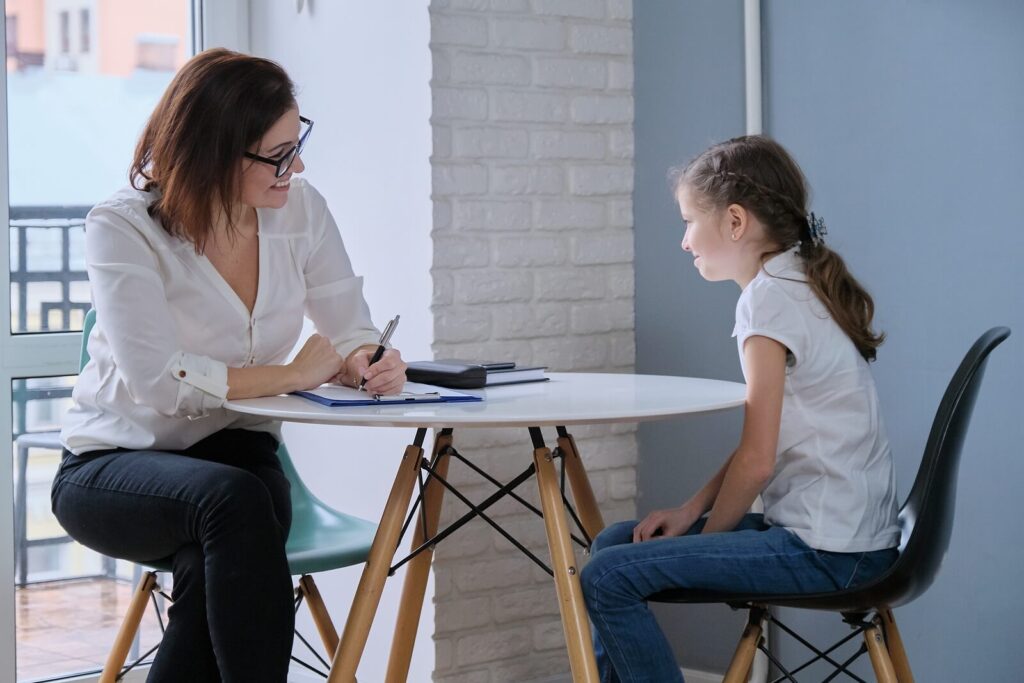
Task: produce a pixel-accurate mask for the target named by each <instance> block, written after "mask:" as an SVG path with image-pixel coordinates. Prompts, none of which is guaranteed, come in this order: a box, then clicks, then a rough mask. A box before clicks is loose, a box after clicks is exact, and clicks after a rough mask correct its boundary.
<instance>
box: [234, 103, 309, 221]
mask: <svg viewBox="0 0 1024 683" xmlns="http://www.w3.org/2000/svg"><path fill="white" fill-rule="evenodd" d="M299 128H300V123H299V110H298V109H294V108H293V109H289V110H288V111H287V112H285V114H284V116H282V117H281V118H279V119H278V120H277V121H276V122H275V123H274V125H273V126H271V127H270V130H268V131H267V132H266V134H265V135H264V136H263V138H262V139H260V141H259V143H258V144H256V145H253V148H252V149H250V150H249V152H251V153H253V154H257V155H259V156H261V157H267V158H268V159H277V158H279V157H281V156H282V155H284V154H286V153H287V152H288V151H289V150H290V149H292V147H294V146H295V145H296V144H298V142H299ZM304 169H305V165H304V164H303V163H302V157H301V155H300V156H296V157H295V160H294V161H292V165H291V167H290V168H289V169H288V171H287V172H286V173H285V174H284V175H283V176H281V177H280V178H277V177H275V176H274V173H275V171H276V169H275V167H274V166H272V165H271V164H267V163H264V162H262V161H256V160H254V159H248V158H246V159H243V160H242V204H244V205H245V206H251V207H253V208H258V209H280V208H281V207H282V206H284V205H285V202H287V201H288V189H289V187H290V184H291V183H290V181H291V177H292V175H294V174H296V173H301V172H302V171H303V170H304Z"/></svg>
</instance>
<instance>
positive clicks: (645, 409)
mask: <svg viewBox="0 0 1024 683" xmlns="http://www.w3.org/2000/svg"><path fill="white" fill-rule="evenodd" d="M548 376H549V377H550V378H551V379H550V381H548V382H534V383H529V384H514V385H505V386H495V387H489V388H487V389H478V390H463V391H464V392H465V393H467V394H476V395H479V396H483V397H484V400H483V401H481V402H479V403H477V402H473V403H427V404H407V405H390V406H350V407H328V406H323V405H320V404H318V403H315V402H313V401H310V400H308V399H304V398H301V397H299V396H269V397H266V398H249V399H242V400H237V401H227V402H226V403H225V404H224V407H225V408H227V409H229V410H234V411H237V412H240V413H248V414H251V415H262V416H265V417H271V418H275V419H278V420H285V421H288V422H315V423H319V424H338V425H365V426H378V427H430V428H444V427H517V426H523V427H543V426H552V425H555V426H559V425H573V424H596V423H608V422H641V421H644V420H657V419H661V418H667V417H673V416H676V415H685V414H690V413H707V412H712V411H717V410H725V409H727V408H735V407H736V406H740V405H742V404H743V401H744V398H745V396H746V387H745V386H744V385H743V384H738V383H736V382H723V381H720V380H714V379H698V378H693V377H668V376H663V375H624V374H599V373H583V372H571V373H549V375H548Z"/></svg>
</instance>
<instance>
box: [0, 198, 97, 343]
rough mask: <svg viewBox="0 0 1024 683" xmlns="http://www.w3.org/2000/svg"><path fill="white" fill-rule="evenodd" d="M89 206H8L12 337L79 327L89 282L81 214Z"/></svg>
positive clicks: (86, 300) (85, 308) (85, 211)
mask: <svg viewBox="0 0 1024 683" xmlns="http://www.w3.org/2000/svg"><path fill="white" fill-rule="evenodd" d="M90 208H91V207H89V206H12V207H11V209H10V218H11V224H10V230H11V235H10V239H11V264H10V268H11V303H12V304H13V306H12V308H13V310H12V316H11V331H12V332H14V333H15V334H21V333H25V332H55V331H72V330H76V329H81V325H82V318H83V317H84V315H85V312H86V311H87V310H89V305H90V304H89V301H88V285H87V284H84V283H87V282H88V279H89V278H88V275H87V274H86V272H85V263H84V260H85V259H84V245H85V215H86V214H87V213H88V212H89V209H90ZM58 253H59V259H58V258H56V257H57V254H58ZM74 283H83V285H81V286H79V287H75V285H74ZM73 290H78V291H73ZM83 299H84V300H83ZM54 314H57V315H56V316H55V315H54ZM54 317H57V318H58V320H56V321H55V320H54V319H53V318H54Z"/></svg>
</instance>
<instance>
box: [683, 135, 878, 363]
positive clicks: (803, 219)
mask: <svg viewBox="0 0 1024 683" xmlns="http://www.w3.org/2000/svg"><path fill="white" fill-rule="evenodd" d="M672 178H673V185H674V190H675V192H676V193H677V194H678V192H679V191H680V190H681V189H682V188H684V187H686V188H689V189H690V191H691V192H692V193H693V197H694V201H696V202H697V203H698V205H700V206H701V207H702V208H704V209H711V210H720V209H724V208H725V207H727V206H729V205H730V204H739V205H740V206H742V207H743V208H745V209H746V210H747V211H750V212H751V213H753V214H754V215H755V216H756V217H757V219H758V220H759V221H760V222H761V224H762V225H764V228H765V235H766V237H767V238H768V240H769V242H771V243H772V244H774V245H776V249H775V250H773V251H770V252H767V253H765V254H764V255H763V258H764V259H765V260H767V258H768V257H770V256H772V255H774V254H777V253H781V252H783V251H786V250H788V249H792V248H794V247H796V246H798V245H799V249H800V256H801V257H802V259H803V262H804V271H805V275H806V277H807V283H808V285H810V287H811V289H812V291H814V293H815V294H816V295H817V296H818V298H819V299H821V301H822V303H824V304H825V307H826V308H827V309H828V312H829V314H830V315H831V316H832V319H833V320H835V321H836V324H838V325H839V327H840V328H841V329H842V330H843V332H845V333H846V335H847V336H849V337H850V339H851V340H852V341H853V343H854V346H856V347H857V350H858V351H859V352H860V355H861V356H863V357H864V359H865V360H869V361H872V360H875V356H876V351H877V349H878V347H879V346H880V345H881V344H882V342H883V341H884V340H885V334H884V333H881V332H878V333H876V332H875V331H874V330H872V329H871V319H872V318H873V317H874V313H875V304H874V301H873V300H872V299H871V295H870V294H868V293H867V291H866V290H865V289H864V288H863V287H862V286H861V285H860V283H859V282H857V280H856V278H854V277H853V275H851V274H850V272H849V270H847V268H846V264H845V263H844V262H843V259H842V257H840V256H839V254H837V253H836V252H834V251H832V250H831V249H829V248H828V247H827V246H826V245H825V244H824V243H823V241H822V240H821V234H823V233H824V230H823V224H822V223H821V222H820V221H819V220H818V219H816V218H815V217H814V215H813V214H808V212H807V200H808V192H807V181H806V179H805V178H804V175H803V173H802V172H801V171H800V167H799V166H797V164H796V162H795V161H794V160H793V158H792V157H791V156H790V155H789V153H788V152H787V151H786V150H785V149H784V148H783V147H782V145H780V144H779V143H777V142H775V141H774V140H772V139H771V138H768V137H765V136H763V135H745V136H742V137H738V138H733V139H731V140H727V141H725V142H722V143H719V144H717V145H714V146H713V147H711V148H709V149H707V150H706V151H704V152H703V153H702V154H700V155H699V156H698V157H697V158H696V159H694V160H693V161H691V162H690V163H689V164H688V165H687V166H686V167H685V168H683V169H676V170H674V171H673V172H672Z"/></svg>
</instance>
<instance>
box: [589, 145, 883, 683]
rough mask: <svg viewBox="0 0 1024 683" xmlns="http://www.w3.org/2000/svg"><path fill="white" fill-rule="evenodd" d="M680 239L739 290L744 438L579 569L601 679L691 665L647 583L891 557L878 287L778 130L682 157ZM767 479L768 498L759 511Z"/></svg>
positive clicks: (838, 576)
mask: <svg viewBox="0 0 1024 683" xmlns="http://www.w3.org/2000/svg"><path fill="white" fill-rule="evenodd" d="M674 184H675V195H676V199H677V201H678V203H679V208H680V212H681V213H682V217H683V221H684V222H685V224H686V232H685V234H684V236H683V242H682V247H683V250H684V251H686V252H689V253H690V254H692V255H693V259H694V266H696V268H697V269H698V270H699V271H700V274H701V275H702V276H703V277H704V278H705V279H706V280H712V281H718V280H732V281H733V282H735V283H736V284H738V285H739V286H740V289H741V290H742V292H741V294H740V298H739V302H738V303H737V305H736V327H735V329H734V330H733V335H734V336H735V337H736V341H737V345H738V347H739V354H740V364H741V366H742V368H743V375H744V378H745V379H746V383H747V399H746V407H745V414H744V423H743V432H742V436H741V438H740V443H739V445H738V446H737V448H736V450H735V451H733V453H732V455H730V456H729V458H728V459H727V460H726V461H725V464H724V465H723V466H722V468H721V470H720V471H719V472H718V474H716V475H715V476H714V477H712V479H711V480H710V481H708V482H707V483H706V484H705V485H704V487H703V488H701V489H700V490H699V491H698V492H697V493H696V494H695V495H694V496H693V497H692V498H690V499H689V500H687V501H686V502H685V503H683V504H682V505H681V506H679V507H677V508H672V509H668V510H657V511H655V512H652V513H650V514H649V515H648V516H647V517H646V518H645V519H643V520H642V521H640V522H639V523H637V522H635V521H633V522H623V523H619V524H615V525H612V526H610V527H608V528H607V529H605V530H604V531H603V532H602V533H601V534H599V535H598V537H597V538H596V539H595V540H594V544H593V556H592V558H591V560H590V563H589V564H588V565H587V566H586V568H585V569H584V570H583V574H582V584H583V592H584V595H585V597H586V601H587V607H588V610H589V612H590V617H591V620H592V621H593V624H594V628H595V635H594V641H595V651H596V653H597V658H598V668H599V669H600V672H601V680H602V681H603V682H604V683H612V682H616V681H632V682H636V683H639V682H641V681H643V682H645V683H651V682H654V681H657V682H658V683H662V682H668V681H682V675H681V673H680V670H679V666H678V665H677V664H676V662H675V658H674V657H673V654H672V650H671V648H670V647H669V644H668V641H667V640H666V639H665V636H664V634H662V633H661V631H660V630H659V628H658V625H657V623H656V622H655V619H654V616H653V615H652V614H651V612H650V611H649V610H648V608H647V603H646V599H647V598H648V597H649V596H651V595H654V594H655V593H658V592H660V591H663V590H667V589H680V588H681V589H686V588H692V589H696V590H710V591H723V592H725V591H728V592H744V593H811V592H818V591H833V590H839V589H843V588H848V587H851V586H853V585H856V584H858V583H861V582H864V581H867V580H869V579H872V578H874V577H875V576H877V575H878V574H880V573H881V572H882V571H884V570H885V569H886V568H888V567H889V565H891V564H892V562H893V561H894V560H895V559H896V555H897V550H896V546H897V544H898V542H899V530H898V528H897V526H896V512H897V510H896V486H895V476H894V471H893V465H892V457H891V454H890V451H889V443H888V440H887V438H886V435H885V429H884V426H883V424H882V417H881V414H880V412H879V406H878V398H877V395H876V392H875V384H874V381H873V379H872V377H871V374H870V372H869V371H868V362H869V361H872V360H874V359H875V352H876V349H877V348H878V346H879V345H880V344H881V343H882V340H883V335H882V334H878V333H875V332H874V331H873V330H872V329H871V318H872V315H873V313H874V304H873V302H872V300H871V297H870V296H869V295H868V293H867V292H866V291H864V289H863V288H862V287H861V286H860V284H858V282H857V281H856V280H855V279H854V278H853V276H852V275H850V273H849V272H848V271H847V269H846V266H845V265H844V263H843V260H842V259H841V258H840V257H839V256H838V255H837V254H836V253H835V252H834V251H832V250H831V249H829V248H828V247H827V246H826V245H825V243H824V241H823V236H824V234H825V224H824V222H822V220H821V219H820V218H818V217H817V216H815V215H814V214H813V213H808V212H807V209H806V206H807V187H806V183H805V180H804V177H803V174H802V173H801V171H800V169H799V167H798V166H797V165H796V162H795V161H793V159H792V158H791V157H790V156H789V154H788V153H787V152H786V151H785V150H784V149H783V148H782V147H781V146H780V145H779V144H778V143H776V142H774V141H773V140H771V139H769V138H766V137H763V136H745V137H739V138H734V139H732V140H729V141H727V142H724V143H721V144H718V145H715V146H714V147H711V148H710V149H708V150H707V151H705V152H704V153H703V154H701V155H700V156H698V157H697V158H696V159H694V160H693V161H692V162H691V163H690V164H689V165H688V166H687V167H686V168H685V169H684V170H683V171H682V172H679V173H677V174H675V183H674ZM759 494H760V495H761V496H762V497H763V500H764V514H763V515H760V514H747V510H748V509H749V508H750V506H751V504H752V503H753V502H754V499H755V498H756V497H757V496H758V495H759Z"/></svg>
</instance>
